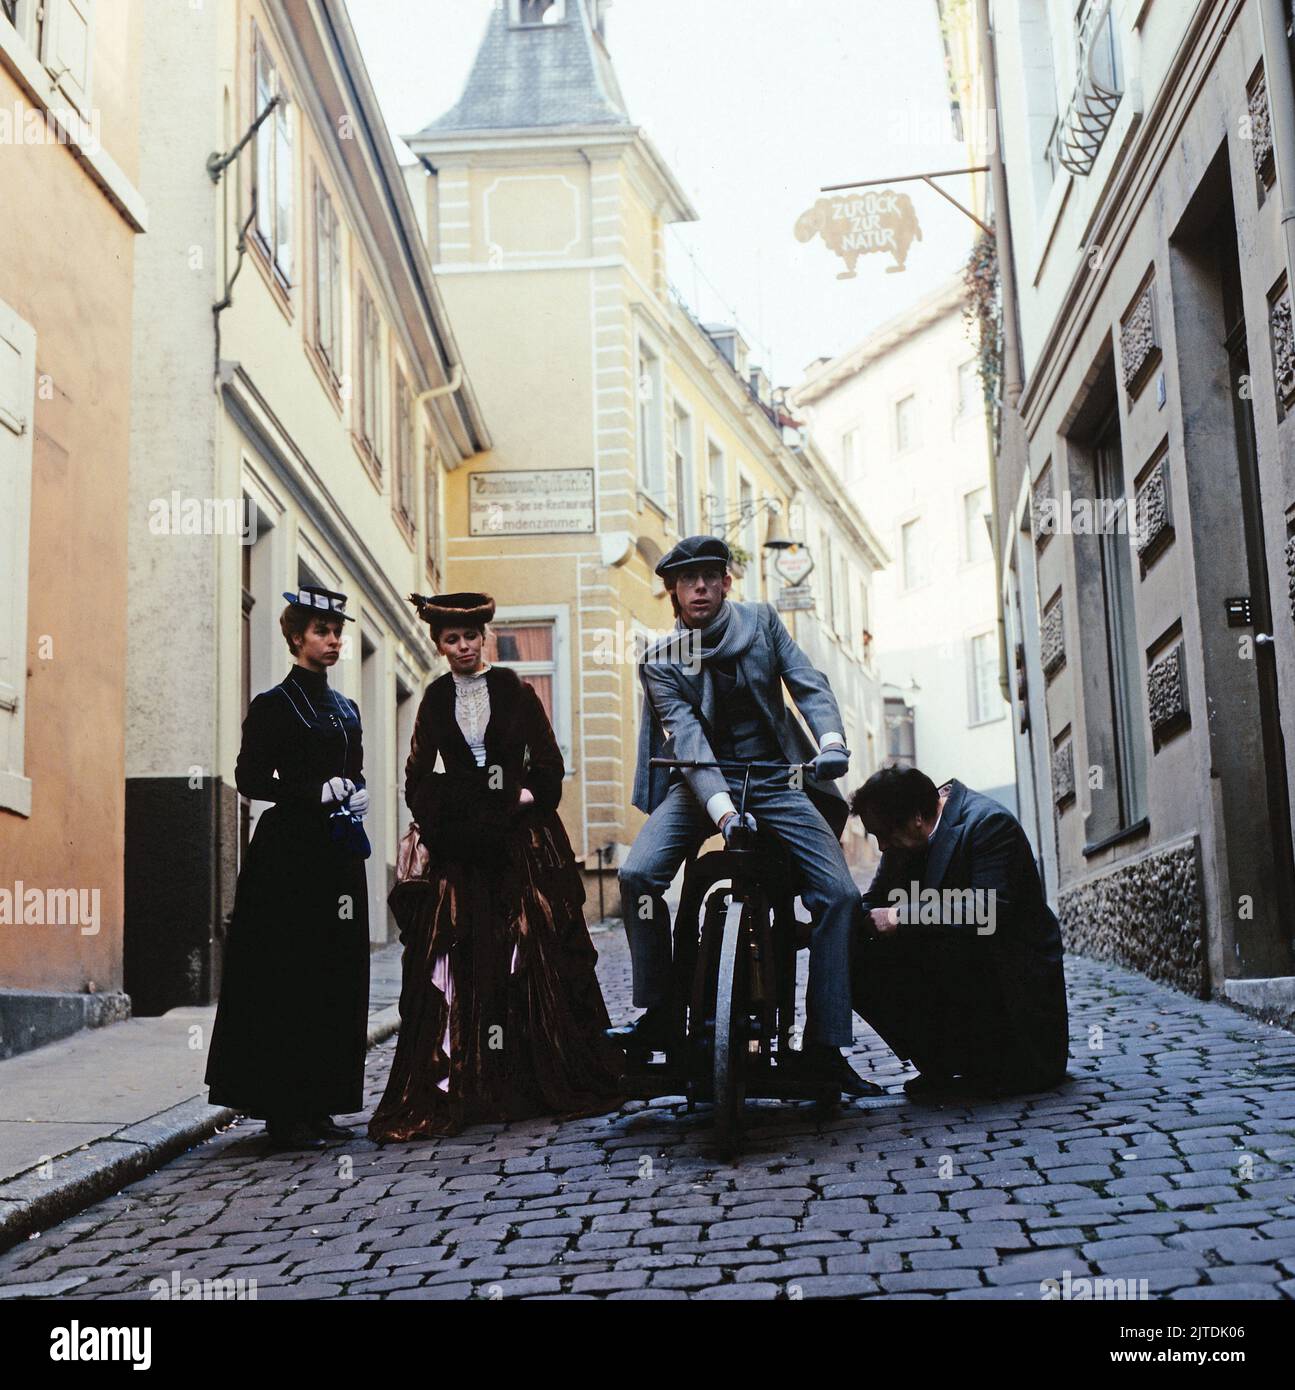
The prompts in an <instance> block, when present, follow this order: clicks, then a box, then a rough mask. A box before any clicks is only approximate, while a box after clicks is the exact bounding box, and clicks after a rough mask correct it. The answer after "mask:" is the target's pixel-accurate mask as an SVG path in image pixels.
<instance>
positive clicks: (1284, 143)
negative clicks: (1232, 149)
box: [1259, 0, 1295, 285]
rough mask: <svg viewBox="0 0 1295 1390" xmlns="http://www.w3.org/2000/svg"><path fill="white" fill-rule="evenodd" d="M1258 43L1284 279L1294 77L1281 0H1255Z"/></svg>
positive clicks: (1292, 245) (1293, 236) (1289, 248)
mask: <svg viewBox="0 0 1295 1390" xmlns="http://www.w3.org/2000/svg"><path fill="white" fill-rule="evenodd" d="M1259 46H1260V48H1261V50H1262V52H1263V59H1264V82H1265V83H1266V84H1267V87H1268V115H1269V119H1270V121H1271V122H1272V138H1273V168H1274V171H1275V172H1276V175H1277V190H1278V196H1279V197H1280V198H1281V225H1282V237H1283V239H1284V240H1285V242H1286V282H1287V284H1288V285H1289V284H1290V283H1291V280H1292V276H1291V272H1292V268H1295V162H1292V161H1295V81H1293V80H1292V78H1291V64H1290V52H1289V49H1288V48H1287V44H1286V14H1285V6H1284V5H1283V3H1282V0H1259Z"/></svg>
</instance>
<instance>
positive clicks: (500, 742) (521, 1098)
mask: <svg viewBox="0 0 1295 1390" xmlns="http://www.w3.org/2000/svg"><path fill="white" fill-rule="evenodd" d="M410 597H411V600H412V601H413V602H414V603H416V604H417V606H418V611H419V615H420V616H421V617H422V618H424V619H425V620H426V621H427V622H428V623H429V624H430V625H431V629H432V635H433V638H434V639H435V641H436V645H437V647H438V649H439V650H440V652H441V654H442V655H443V656H444V657H445V658H446V660H447V661H448V662H449V663H450V670H449V671H448V672H447V673H446V674H445V675H443V676H441V677H440V678H439V679H438V680H435V681H433V682H432V683H431V685H429V686H428V687H427V693H426V694H425V695H424V696H423V702H422V704H421V706H420V707H419V710H418V718H417V721H416V723H415V727H414V738H413V744H412V746H411V748H410V752H409V761H408V763H407V764H406V766H405V800H406V801H407V802H408V803H409V809H410V810H411V811H412V812H413V816H414V821H415V823H416V824H417V826H418V828H419V832H420V838H421V840H422V843H423V844H424V845H425V846H426V847H427V850H428V853H429V859H430V866H429V869H428V873H427V876H426V878H425V879H424V880H422V881H420V882H418V883H414V884H401V885H398V886H397V888H396V889H395V890H394V892H393V895H392V907H393V910H394V911H395V913H396V916H397V919H398V920H399V921H400V922H401V927H402V931H401V937H402V940H403V941H404V946H405V954H404V965H403V978H402V988H401V994H400V1039H399V1043H398V1045H397V1047H396V1055H395V1057H394V1059H393V1061H392V1064H391V1075H390V1077H389V1078H388V1081H387V1088H386V1092H385V1094H384V1095H383V1097H382V1101H381V1103H380V1104H379V1105H378V1108H377V1110H376V1111H375V1113H374V1116H373V1119H372V1120H371V1121H370V1122H369V1136H370V1138H372V1139H376V1140H378V1141H379V1142H385V1141H389V1140H408V1139H416V1138H419V1137H423V1136H430V1135H435V1134H455V1133H457V1132H458V1131H459V1130H460V1129H462V1128H463V1127H464V1126H465V1125H469V1124H475V1123H481V1122H488V1121H495V1122H497V1121H505V1120H518V1119H526V1118H530V1117H532V1116H537V1115H564V1116H573V1115H590V1114H598V1113H601V1112H603V1111H606V1110H614V1109H616V1108H617V1106H618V1105H619V1104H620V1099H621V1097H620V1072H621V1068H622V1066H623V1064H624V1059H623V1057H622V1055H621V1053H620V1050H619V1049H618V1048H616V1047H614V1046H613V1045H612V1044H610V1043H609V1042H608V1040H607V1039H606V1037H605V1036H604V1035H603V1029H604V1028H606V1027H607V1025H608V1018H607V1009H606V1006H605V1005H604V1003H603V997H602V992H601V990H600V989H599V988H598V980H597V977H596V975H595V974H594V963H595V962H596V961H597V959H598V953H597V951H595V950H594V945H593V942H592V941H591V940H590V939H589V931H588V929H587V928H586V926H585V921H584V912H583V904H584V897H585V893H584V884H583V883H582V882H581V879H580V872H579V869H578V868H577V866H576V862H575V856H574V854H573V853H572V849H571V842H570V840H568V839H567V834H566V831H565V830H564V829H563V826H562V821H561V819H560V818H559V816H558V812H557V808H558V802H559V800H560V799H561V796H562V778H563V772H564V769H563V763H562V754H561V752H560V750H559V749H558V745H557V740H556V739H555V738H554V737H553V729H552V727H551V725H550V724H549V720H548V716H547V715H546V714H545V712H544V706H543V705H542V704H541V703H540V698H539V696H538V695H537V694H536V693H535V691H534V690H533V689H532V688H531V687H530V686H529V685H527V684H526V683H525V682H524V681H522V680H521V678H520V677H519V676H518V675H517V674H516V673H515V672H513V671H510V670H508V669H507V668H506V667H502V666H488V665H486V664H485V663H484V662H483V661H482V659H481V650H482V644H483V641H484V637H485V625H486V623H487V622H488V621H489V620H490V619H491V618H492V617H493V616H494V611H495V605H494V600H493V599H491V598H490V597H489V596H488V595H486V594H444V595H440V596H437V597H435V598H424V597H422V596H420V595H416V594H415V595H411V596H410ZM438 761H439V762H440V763H441V764H442V767H443V770H439V769H438V767H437V763H438Z"/></svg>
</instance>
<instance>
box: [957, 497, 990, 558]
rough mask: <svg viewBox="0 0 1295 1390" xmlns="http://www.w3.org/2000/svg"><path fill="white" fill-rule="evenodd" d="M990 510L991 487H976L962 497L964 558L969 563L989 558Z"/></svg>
mask: <svg viewBox="0 0 1295 1390" xmlns="http://www.w3.org/2000/svg"><path fill="white" fill-rule="evenodd" d="M988 510H989V489H988V488H987V487H978V488H974V489H973V490H972V491H971V492H968V493H966V494H965V495H964V496H963V499H962V558H963V561H964V562H965V563H966V564H968V565H974V564H976V563H978V562H979V561H981V560H988V559H989V557H990V550H989V528H988V526H987V525H986V524H985V513H986V512H988Z"/></svg>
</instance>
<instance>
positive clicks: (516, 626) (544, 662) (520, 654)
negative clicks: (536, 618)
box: [485, 623, 557, 724]
mask: <svg viewBox="0 0 1295 1390" xmlns="http://www.w3.org/2000/svg"><path fill="white" fill-rule="evenodd" d="M485 658H486V660H487V661H488V662H490V664H491V665H492V666H508V667H511V668H512V669H513V670H514V671H516V672H517V674H518V675H519V676H520V677H521V678H522V680H524V681H525V682H526V684H527V685H529V686H530V687H531V688H532V689H533V690H534V691H535V693H536V694H537V695H538V696H539V697H540V704H542V705H543V706H544V713H545V714H547V715H548V717H549V723H550V724H553V723H554V722H555V721H554V717H553V679H554V676H555V675H556V673H557V663H556V661H555V660H554V656H553V624H552V623H492V624H491V625H490V627H489V628H487V629H486V649H485Z"/></svg>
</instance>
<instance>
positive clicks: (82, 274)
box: [0, 5, 179, 991]
mask: <svg viewBox="0 0 1295 1390" xmlns="http://www.w3.org/2000/svg"><path fill="white" fill-rule="evenodd" d="M129 8H130V7H127V6H125V5H123V6H121V7H120V11H118V9H117V7H116V6H100V7H99V15H100V27H101V29H103V30H107V29H109V28H114V29H115V28H116V25H117V24H118V23H119V22H120V23H121V24H123V25H126V24H128V23H129V21H128V20H127V19H125V18H120V19H117V18H113V17H112V16H114V14H117V15H119V16H125V15H126V14H127V12H128V10H129ZM128 38H129V35H128ZM131 51H133V43H132V42H129V41H123V39H122V35H121V33H120V32H116V33H113V34H112V35H111V41H110V42H109V41H107V40H105V42H104V43H103V44H102V45H101V46H99V47H97V48H96V54H95V61H96V64H100V62H101V60H102V66H100V67H99V70H98V73H97V75H96V79H95V82H96V86H95V91H94V94H93V95H94V99H95V101H96V103H97V104H100V117H101V121H102V132H103V133H102V139H103V144H104V147H105V148H106V149H107V150H108V152H109V153H110V154H111V155H112V156H113V158H114V159H115V160H116V161H117V163H118V164H119V165H120V166H121V167H122V168H123V169H128V170H130V169H133V168H134V167H135V164H136V160H135V141H136V135H137V130H136V122H135V112H134V109H133V106H130V105H129V103H130V102H133V100H134V96H133V94H134V92H135V90H136V80H137V77H138V72H137V70H135V69H133V68H131V67H130V65H129V63H128V64H127V71H125V72H124V73H123V72H121V71H116V70H111V69H110V70H108V71H105V69H106V68H108V64H109V63H110V62H112V63H116V62H117V61H118V60H119V59H120V58H122V57H123V56H124V55H125V54H127V53H129V52H131ZM15 103H21V105H22V107H23V108H24V109H26V107H27V102H26V99H25V98H24V97H23V95H22V92H21V89H20V88H19V87H18V86H17V85H16V84H15V83H14V81H13V80H12V78H11V76H10V75H9V73H8V72H7V71H4V70H3V69H0V105H2V106H4V107H5V108H7V109H8V110H9V111H11V112H12V111H13V109H14V105H15ZM0 208H3V209H4V213H5V217H4V221H5V224H6V227H7V233H6V235H5V238H4V251H3V254H2V255H0V300H3V301H4V302H5V303H6V304H8V305H9V306H10V307H11V308H12V309H13V310H14V311H15V312H16V313H17V314H18V315H20V316H21V317H22V318H24V319H25V320H26V321H27V322H28V323H30V324H32V325H33V327H34V328H35V330H36V371H37V396H38V399H37V401H36V405H35V430H34V436H33V460H32V508H31V558H30V587H29V591H28V619H27V652H28V680H27V692H26V698H27V714H26V753H25V758H26V765H25V769H24V771H25V773H26V775H27V776H28V777H29V778H31V781H32V813H31V816H30V818H26V817H22V816H19V815H16V814H14V813H13V812H11V811H6V810H2V809H0V889H5V888H7V889H10V890H12V889H13V887H14V884H15V880H18V879H21V880H23V882H24V883H25V884H26V886H28V887H38V888H51V887H52V888H72V889H82V888H84V889H93V888H98V889H99V890H100V930H99V933H98V934H97V935H82V934H81V932H80V929H79V928H78V927H77V926H74V925H63V926H50V925H42V926H17V925H7V926H6V925H0V989H13V988H21V989H45V990H51V989H56V990H83V989H85V988H86V987H87V985H88V984H89V983H90V982H93V984H94V987H95V988H96V989H97V990H100V991H102V990H109V989H120V988H121V960H122V945H121V930H122V928H121V924H122V847H123V840H124V804H125V765H124V737H123V727H124V717H125V710H124V706H125V650H126V646H125V638H126V574H127V571H126V499H127V490H126V484H127V470H128V463H129V432H128V427H129V414H130V361H131V276H132V263H133V255H134V237H135V235H136V234H135V233H134V232H133V231H132V230H131V229H130V227H129V226H128V225H127V223H126V222H125V221H124V219H123V218H122V217H121V215H120V214H119V213H118V212H117V211H116V210H115V209H114V208H113V207H112V205H111V204H110V203H109V202H108V200H107V199H106V198H105V197H104V195H103V194H102V193H101V192H100V190H99V189H98V188H97V187H96V185H95V184H94V183H92V182H91V180H90V179H89V177H88V176H87V175H86V173H85V172H84V170H83V169H82V168H81V166H80V165H79V164H78V163H77V161H76V160H75V159H74V158H73V156H72V155H71V154H70V153H69V152H68V150H67V149H66V148H64V147H60V146H57V145H48V144H46V145H26V144H14V145H11V146H7V147H6V148H5V149H4V150H3V151H2V152H0ZM42 385H44V386H45V388H46V389H45V390H42ZM46 397H48V398H46ZM177 610H178V611H179V605H177ZM45 636H48V637H50V638H52V641H53V652H52V656H51V657H50V658H49V659H42V657H41V656H40V655H39V651H40V647H39V643H40V640H41V638H42V637H45Z"/></svg>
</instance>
